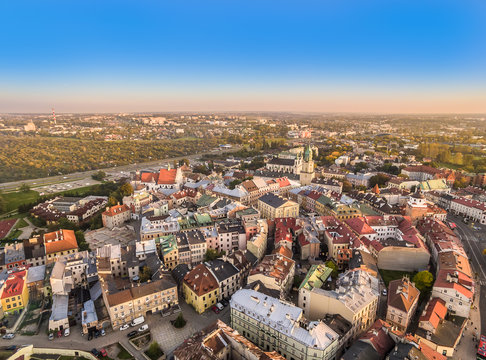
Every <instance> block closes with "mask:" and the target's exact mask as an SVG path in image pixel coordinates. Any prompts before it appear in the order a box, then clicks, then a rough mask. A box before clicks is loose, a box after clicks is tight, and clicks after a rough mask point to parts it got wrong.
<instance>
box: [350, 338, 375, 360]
mask: <svg viewBox="0 0 486 360" xmlns="http://www.w3.org/2000/svg"><path fill="white" fill-rule="evenodd" d="M380 359H381V356H380V354H378V352H377V351H376V350H375V349H374V348H373V346H371V345H370V344H368V343H365V342H363V341H359V340H358V341H355V342H354V343H353V345H351V347H350V348H349V349H348V351H346V352H345V353H344V355H343V356H342V360H380Z"/></svg>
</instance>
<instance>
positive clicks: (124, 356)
mask: <svg viewBox="0 0 486 360" xmlns="http://www.w3.org/2000/svg"><path fill="white" fill-rule="evenodd" d="M118 348H119V349H120V352H119V353H118V355H117V356H116V357H117V358H118V359H122V360H129V359H133V356H132V355H130V353H129V352H128V351H127V349H125V348H124V347H123V345H122V344H120V343H118Z"/></svg>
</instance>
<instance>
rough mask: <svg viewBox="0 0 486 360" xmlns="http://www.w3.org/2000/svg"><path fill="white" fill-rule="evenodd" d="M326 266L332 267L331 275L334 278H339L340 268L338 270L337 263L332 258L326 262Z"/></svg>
mask: <svg viewBox="0 0 486 360" xmlns="http://www.w3.org/2000/svg"><path fill="white" fill-rule="evenodd" d="M326 267H328V268H330V269H332V273H331V276H332V277H333V278H337V276H338V274H339V270H338V267H337V265H336V263H335V262H334V261H332V260H329V261H327V262H326Z"/></svg>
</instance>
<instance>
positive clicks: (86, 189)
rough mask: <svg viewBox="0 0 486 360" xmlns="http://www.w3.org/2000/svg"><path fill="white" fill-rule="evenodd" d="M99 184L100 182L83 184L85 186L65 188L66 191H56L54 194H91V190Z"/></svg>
mask: <svg viewBox="0 0 486 360" xmlns="http://www.w3.org/2000/svg"><path fill="white" fill-rule="evenodd" d="M97 185H98V184H94V185H88V186H83V187H80V188H76V189H70V190H64V191H61V192H58V193H55V194H53V195H65V194H77V195H76V196H87V195H91V191H92V190H93V188H94V187H95V186H97Z"/></svg>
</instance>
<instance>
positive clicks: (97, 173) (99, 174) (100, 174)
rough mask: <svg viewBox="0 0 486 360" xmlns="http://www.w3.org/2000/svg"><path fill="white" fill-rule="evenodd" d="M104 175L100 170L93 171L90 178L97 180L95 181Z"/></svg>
mask: <svg viewBox="0 0 486 360" xmlns="http://www.w3.org/2000/svg"><path fill="white" fill-rule="evenodd" d="M105 177H106V173H105V172H104V171H102V170H100V171H98V172H96V173H94V174H93V175H91V178H92V179H93V180H97V181H102V180H103V179H104V178H105Z"/></svg>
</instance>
